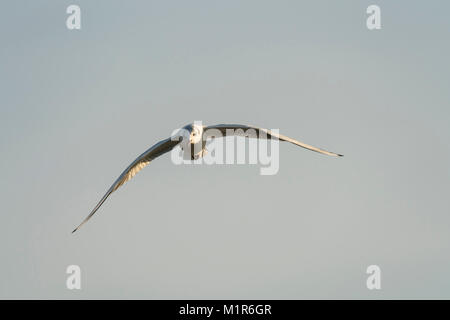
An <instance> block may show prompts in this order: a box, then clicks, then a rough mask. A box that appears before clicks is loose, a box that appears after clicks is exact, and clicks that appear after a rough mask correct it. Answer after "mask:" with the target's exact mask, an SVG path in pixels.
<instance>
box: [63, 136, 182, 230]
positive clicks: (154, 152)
mask: <svg viewBox="0 0 450 320" xmlns="http://www.w3.org/2000/svg"><path fill="white" fill-rule="evenodd" d="M180 142H181V139H178V138H175V139H174V138H167V139H165V140H162V141H160V142H158V143H157V144H155V145H153V146H152V147H151V148H150V149H148V150H147V151H145V152H144V153H143V154H141V155H140V156H139V157H137V159H136V160H134V161H133V162H132V163H131V164H130V165H129V166H128V168H126V169H125V171H124V172H122V174H121V175H120V176H119V178H117V180H116V181H115V182H114V183H113V185H112V186H111V188H109V190H108V191H107V192H106V194H105V195H104V196H103V198H101V199H100V201H99V202H98V203H97V205H96V206H95V208H94V209H93V210H92V211H91V213H90V214H89V215H88V216H87V217H86V219H84V220H83V222H81V224H80V225H79V226H78V227H76V228H75V230H73V231H72V233H74V232H75V231H77V230H78V229H79V228H80V227H81V226H82V225H83V224H85V223H86V222H87V221H88V220H89V219H90V218H91V217H92V216H93V215H94V213H95V212H96V211H97V210H98V209H99V208H100V206H101V205H102V204H103V202H105V200H106V199H107V198H108V197H109V195H110V194H111V193H113V192H114V191H116V190H117V189H118V188H119V187H120V186H121V185H123V184H124V183H125V182H127V181H128V180H130V179H131V178H133V177H134V176H135V175H136V173H138V172H139V171H140V170H141V169H142V168H144V167H145V166H146V165H147V164H149V163H150V161H152V160H153V159H155V158H157V157H159V156H161V155H163V154H164V153H167V152H169V151H170V150H172V149H173V148H174V147H175V146H176V145H177V144H178V143H180Z"/></svg>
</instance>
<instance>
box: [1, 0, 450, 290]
mask: <svg viewBox="0 0 450 320" xmlns="http://www.w3.org/2000/svg"><path fill="white" fill-rule="evenodd" d="M70 4H77V5H79V6H80V7H81V30H74V31H70V30H68V29H67V28H66V18H67V16H68V15H67V14H66V8H67V7H68V6H69V5H70ZM371 4H377V5H379V6H380V7H381V23H382V29H381V30H377V31H369V30H368V29H367V28H366V18H367V14H366V8H367V7H368V6H369V5H371ZM449 12H450V3H449V2H448V1H331V0H330V1H260V0H258V1H256V0H255V1H171V2H163V1H127V2H125V1H106V0H102V1H81V0H79V1H56V0H53V1H11V0H10V1H3V2H2V5H1V13H0V92H1V93H0V155H1V157H0V166H1V169H2V175H1V179H0V200H1V202H0V203H1V214H0V228H1V232H0V257H1V258H0V298H8V299H9V298H25V299H29V298H39V299H46V298H57V299H82V298H87V299H91V298H106V299H109V298H123V299H185V298H186V299H216V298H223V299H231V298H232V299H302V298H325V299H329V298H342V299H349V298H362V299H379V298H384V299H391V298H450V274H449V270H450V254H449V252H450V209H449V208H450V198H449V190H450V169H449V163H450V143H449V141H450V126H449V120H450V108H449V101H450V90H449V85H450V63H449V58H448V57H449V56H450V42H449V38H450V37H449V36H450V34H449V30H450V20H449V19H448V13H449ZM194 120H202V121H203V123H204V124H215V123H227V122H229V123H230V122H231V123H243V124H254V125H258V126H261V127H265V128H271V129H280V132H281V133H283V134H285V135H288V136H291V137H293V138H296V139H299V140H301V141H304V142H306V143H309V144H312V145H315V146H318V147H322V148H325V149H327V150H331V151H335V152H338V153H343V154H344V155H345V157H343V158H332V157H327V156H323V155H320V154H317V153H314V152H310V151H307V150H304V149H300V148H297V147H295V146H293V145H291V144H281V145H280V170H279V172H278V174H277V175H273V176H261V175H260V174H259V167H258V166H257V165H216V166H207V165H203V166H191V165H181V166H176V165H174V164H172V163H171V161H170V155H165V156H163V157H161V158H159V159H157V160H155V161H154V162H152V163H151V164H150V165H149V166H148V167H146V168H145V169H144V170H142V171H141V172H140V173H139V174H138V175H137V176H136V177H135V178H134V179H133V180H131V181H130V182H128V183H127V184H126V185H125V186H124V187H123V188H121V189H119V190H118V191H117V192H115V193H114V194H113V195H112V196H111V197H110V198H109V199H108V201H106V202H105V204H104V205H103V206H102V207H101V209H100V210H99V212H98V213H97V214H96V216H94V218H93V219H92V220H90V221H89V223H88V224H86V225H85V226H84V227H83V228H82V229H80V230H79V231H78V232H77V233H75V234H71V231H72V230H73V229H74V227H76V226H77V225H78V224H79V223H80V222H81V221H82V219H84V218H85V217H86V215H87V214H88V213H89V212H90V210H91V209H92V208H93V206H94V205H95V204H96V203H97V201H98V200H99V199H100V198H101V196H102V195H103V194H104V193H105V191H106V190H107V189H108V188H109V186H110V185H111V184H112V182H113V181H114V180H115V179H116V178H117V177H118V175H119V174H120V173H121V172H122V170H123V169H124V168H125V167H127V166H128V164H129V163H130V162H131V161H133V160H134V159H135V157H136V156H138V155H139V154H141V153H142V152H143V151H145V150H146V149H147V148H148V147H150V146H151V145H153V144H154V143H156V142H157V141H159V140H161V139H164V138H167V137H168V136H169V135H170V133H171V132H172V131H173V130H174V129H175V128H179V127H180V126H183V125H185V124H187V123H190V122H193V121H194ZM71 264H76V265H79V266H80V267H81V272H82V275H81V279H82V280H81V281H82V289H81V290H68V289H67V288H66V279H67V277H68V275H67V274H66V268H67V266H68V265H71ZM371 264H376V265H379V266H380V268H381V286H382V289H381V290H379V291H377V290H372V291H370V290H368V289H367V288H366V278H367V276H368V275H367V274H366V268H367V266H369V265H371Z"/></svg>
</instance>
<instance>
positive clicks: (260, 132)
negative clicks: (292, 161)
mask: <svg viewBox="0 0 450 320" xmlns="http://www.w3.org/2000/svg"><path fill="white" fill-rule="evenodd" d="M203 130H204V132H205V136H207V137H208V136H211V135H210V134H208V130H211V131H213V130H219V131H220V132H221V134H222V136H223V137H225V136H227V135H228V130H233V131H232V134H234V135H235V134H237V133H238V132H237V131H236V130H243V131H247V132H250V131H253V133H254V134H255V135H256V136H255V137H254V138H261V137H265V138H272V137H274V138H277V139H279V140H280V141H287V142H290V143H292V144H295V145H297V146H299V147H302V148H305V149H308V150H311V151H314V152H318V153H322V154H326V155H328V156H334V157H342V154H339V153H334V152H331V151H327V150H323V149H320V148H317V147H314V146H311V145H309V144H306V143H304V142H300V141H298V140H295V139H292V138H289V137H287V136H283V135H282V134H276V133H274V132H272V131H270V130H268V129H264V128H258V127H255V126H248V125H242V124H216V125H213V126H205V127H204V128H203ZM212 135H213V136H214V134H212ZM248 137H250V138H251V137H252V134H250V135H248Z"/></svg>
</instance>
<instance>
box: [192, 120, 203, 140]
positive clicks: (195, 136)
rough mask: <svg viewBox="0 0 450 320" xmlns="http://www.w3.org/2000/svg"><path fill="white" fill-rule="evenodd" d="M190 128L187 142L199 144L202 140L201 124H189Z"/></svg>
mask: <svg viewBox="0 0 450 320" xmlns="http://www.w3.org/2000/svg"><path fill="white" fill-rule="evenodd" d="M190 127H191V130H190V135H189V142H190V143H192V144H196V143H199V142H201V141H202V138H203V126H202V125H201V124H195V123H194V124H191V125H190Z"/></svg>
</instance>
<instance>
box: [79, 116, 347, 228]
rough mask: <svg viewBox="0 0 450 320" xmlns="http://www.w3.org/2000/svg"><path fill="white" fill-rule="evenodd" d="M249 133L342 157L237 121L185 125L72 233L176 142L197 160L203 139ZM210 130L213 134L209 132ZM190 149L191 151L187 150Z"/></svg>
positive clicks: (135, 165)
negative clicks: (232, 122) (205, 124)
mask: <svg viewBox="0 0 450 320" xmlns="http://www.w3.org/2000/svg"><path fill="white" fill-rule="evenodd" d="M243 131H247V132H251V134H246V137H250V138H252V137H253V138H267V139H269V138H275V139H278V140H280V141H287V142H290V143H293V144H295V145H297V146H300V147H302V148H305V149H308V150H311V151H315V152H319V153H322V154H326V155H329V156H335V157H342V155H341V154H338V153H334V152H330V151H326V150H323V149H319V148H316V147H313V146H310V145H308V144H306V143H303V142H300V141H297V140H294V139H292V138H289V137H286V136H283V135H281V134H276V133H273V132H271V131H270V130H267V129H263V128H258V127H254V126H247V125H240V124H218V125H213V126H203V125H201V124H197V123H194V124H188V125H186V126H184V127H183V128H182V129H180V130H179V131H178V132H177V133H175V135H173V136H172V137H170V138H167V139H165V140H162V141H160V142H158V143H156V144H155V145H153V146H152V147H151V148H150V149H148V150H147V151H145V152H144V153H143V154H141V155H140V156H139V157H137V158H136V160H134V161H133V162H132V163H131V164H130V165H129V166H128V167H127V168H126V169H125V170H124V171H123V172H122V174H121V175H120V176H119V178H117V180H116V181H115V182H114V183H113V185H112V186H111V187H110V188H109V190H108V191H107V192H106V194H105V195H104V196H103V197H102V198H101V199H100V201H99V202H98V203H97V205H96V206H95V207H94V209H92V211H91V213H90V214H89V215H88V216H87V217H86V218H85V219H84V220H83V222H81V224H80V225H79V226H78V227H76V228H75V230H73V231H72V233H74V232H75V231H77V230H78V229H79V228H80V227H81V226H82V225H83V224H85V223H86V222H87V221H88V220H89V219H90V218H91V217H92V216H93V215H94V214H95V212H97V210H98V209H99V208H100V206H101V205H102V204H103V202H105V200H106V199H107V198H108V197H109V196H110V195H111V193H113V192H114V191H116V190H117V189H119V187H120V186H122V185H123V184H124V183H125V182H127V181H128V180H130V179H131V178H133V177H134V176H135V175H136V173H138V172H139V171H140V170H141V169H142V168H144V167H145V166H146V165H147V164H149V163H150V162H151V161H152V160H154V159H156V158H157V157H159V156H161V155H163V154H165V153H167V152H169V151H171V150H172V149H173V148H175V147H176V146H177V145H180V146H181V149H182V150H183V151H184V154H185V156H186V155H187V156H188V157H190V159H191V160H195V159H198V158H200V157H203V156H204V155H205V154H206V153H207V150H206V138H207V137H210V138H216V137H226V136H227V135H229V134H230V133H231V134H233V135H239V132H243ZM211 132H213V134H211ZM189 149H190V152H189V153H188V152H186V151H188V150H189Z"/></svg>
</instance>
